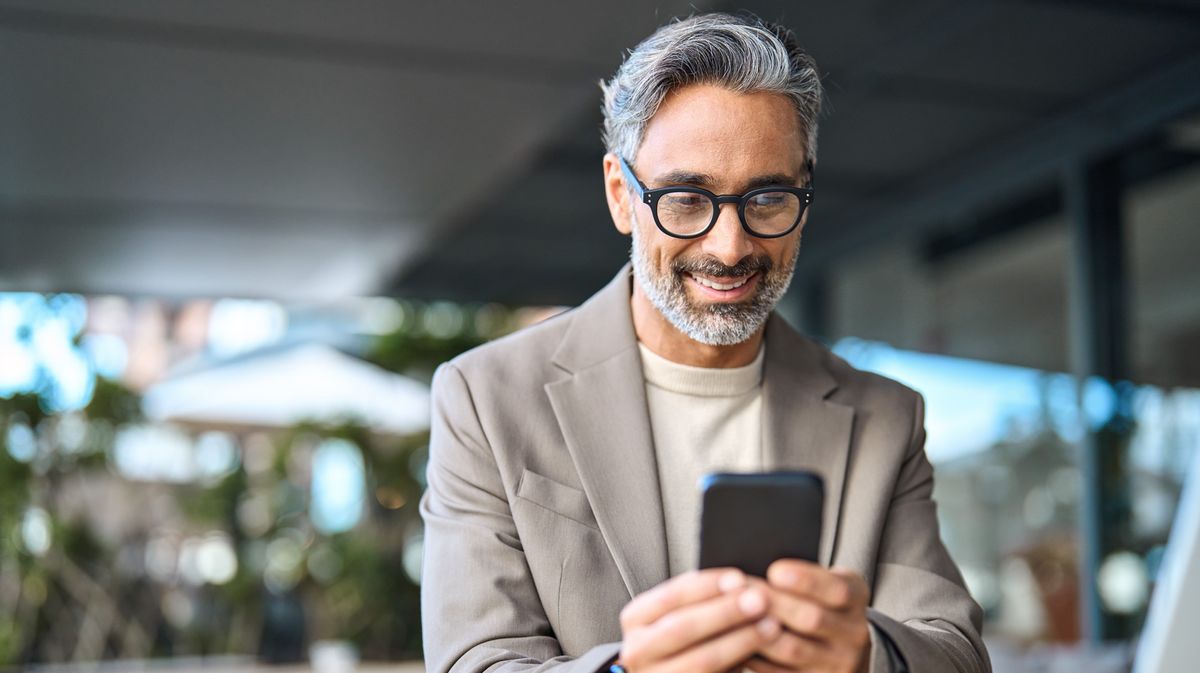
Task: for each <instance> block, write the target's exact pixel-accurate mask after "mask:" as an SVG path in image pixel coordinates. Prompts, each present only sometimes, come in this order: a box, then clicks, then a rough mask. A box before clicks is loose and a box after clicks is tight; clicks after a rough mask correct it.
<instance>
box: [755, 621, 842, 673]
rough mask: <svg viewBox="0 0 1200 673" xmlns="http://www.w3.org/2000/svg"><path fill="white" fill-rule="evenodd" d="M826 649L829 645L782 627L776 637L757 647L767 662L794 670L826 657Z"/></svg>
mask: <svg viewBox="0 0 1200 673" xmlns="http://www.w3.org/2000/svg"><path fill="white" fill-rule="evenodd" d="M828 649H829V646H828V645H826V644H825V643H823V642H821V641H819V640H815V639H813V638H806V637H804V636H802V635H799V634H796V633H791V632H790V631H788V630H787V629H784V630H783V632H782V633H780V634H779V637H778V638H776V639H775V640H773V641H771V642H769V643H767V644H765V645H763V646H762V647H761V648H759V650H758V654H759V656H760V657H761V658H762V659H763V660H765V661H766V662H767V663H769V664H775V665H778V666H783V667H785V668H788V669H793V670H794V669H797V668H800V667H801V666H806V665H812V664H815V663H818V662H821V661H824V660H826V659H828V652H827V650H828Z"/></svg>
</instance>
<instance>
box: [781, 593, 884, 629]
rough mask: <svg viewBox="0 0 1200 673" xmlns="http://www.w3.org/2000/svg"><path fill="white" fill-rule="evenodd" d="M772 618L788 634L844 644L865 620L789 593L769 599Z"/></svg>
mask: <svg viewBox="0 0 1200 673" xmlns="http://www.w3.org/2000/svg"><path fill="white" fill-rule="evenodd" d="M770 602H771V615H772V616H773V617H775V618H776V619H778V620H779V621H780V622H781V623H782V624H783V625H784V627H786V628H787V629H788V630H789V631H792V632H794V633H797V634H800V635H802V636H808V637H810V638H817V639H820V640H825V641H829V640H841V639H843V638H847V637H848V636H847V634H851V633H853V632H854V631H855V628H856V625H857V624H858V623H859V622H862V625H863V626H864V628H865V625H866V617H865V616H864V615H862V614H859V615H857V616H855V615H852V614H849V613H846V612H842V611H839V610H832V609H830V608H828V607H826V606H824V605H821V604H820V603H817V602H816V601H813V600H809V599H808V598H801V597H798V596H794V595H792V594H789V593H787V592H786V591H779V590H776V591H774V592H773V593H772V594H771V596H770Z"/></svg>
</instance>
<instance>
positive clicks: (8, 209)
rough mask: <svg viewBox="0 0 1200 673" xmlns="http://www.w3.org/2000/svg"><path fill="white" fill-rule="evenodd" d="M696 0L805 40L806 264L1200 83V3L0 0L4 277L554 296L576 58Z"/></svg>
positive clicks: (847, 249) (570, 218) (952, 205)
mask: <svg viewBox="0 0 1200 673" xmlns="http://www.w3.org/2000/svg"><path fill="white" fill-rule="evenodd" d="M691 7H698V8H700V9H712V8H717V9H735V8H745V9H750V10H752V11H755V12H756V13H758V14H760V15H761V16H764V17H766V18H769V19H776V20H781V21H783V22H784V23H786V24H787V25H789V26H791V27H793V28H794V29H795V30H796V32H797V34H798V35H799V37H800V39H801V42H802V43H803V44H804V45H805V46H806V47H807V48H808V49H809V50H810V51H811V52H812V53H813V54H814V55H815V56H816V58H817V60H818V63H819V64H820V67H821V70H822V72H823V73H824V75H823V76H824V80H825V84H826V87H827V90H828V104H827V112H826V115H825V117H824V120H823V122H822V128H821V162H820V170H819V174H818V187H819V191H818V195H817V201H816V204H815V205H814V210H813V214H812V216H811V219H810V225H809V229H808V230H807V232H806V236H805V245H806V250H805V253H804V255H802V257H801V260H802V264H806V265H807V268H811V269H816V268H828V267H829V266H830V265H832V264H834V263H836V262H837V261H838V260H839V259H841V258H842V257H844V256H845V255H846V254H849V253H852V252H854V251H857V250H860V249H863V248H864V247H869V246H871V245H873V244H880V243H882V242H884V241H888V240H891V239H892V238H893V237H896V236H901V235H905V236H920V235H928V234H929V233H930V232H931V231H933V230H936V229H938V228H945V227H947V226H954V223H956V222H959V221H961V220H962V219H963V218H964V217H968V216H969V215H970V214H971V213H972V212H974V211H975V210H977V209H979V208H981V207H983V206H987V205H990V204H993V203H995V202H1002V201H1004V200H1005V199H1007V198H1010V197H1012V195H1014V194H1019V193H1021V190H1025V189H1028V188H1030V186H1031V185H1036V184H1038V182H1039V181H1043V182H1044V181H1045V180H1047V179H1051V178H1052V176H1053V175H1054V172H1055V171H1056V170H1058V167H1059V166H1060V164H1061V162H1062V157H1063V156H1087V155H1088V154H1091V153H1095V152H1099V151H1104V150H1106V149H1110V148H1112V147H1115V146H1119V145H1121V144H1122V143H1127V142H1130V140H1131V139H1134V138H1137V137H1140V136H1141V135H1144V134H1145V133H1146V132H1147V130H1148V129H1150V128H1153V127H1154V126H1156V125H1159V124H1161V122H1162V121H1163V120H1165V119H1169V118H1171V116H1172V115H1175V114H1177V113H1179V112H1181V111H1185V110H1187V109H1191V107H1192V106H1194V105H1195V104H1196V101H1197V96H1200V94H1198V93H1197V92H1196V91H1194V90H1198V89H1200V87H1195V86H1194V84H1193V85H1192V86H1190V87H1189V86H1184V85H1183V84H1182V83H1184V82H1187V81H1191V82H1193V83H1194V82H1195V81H1200V76H1198V77H1196V78H1195V79H1190V80H1189V78H1190V77H1191V76H1192V75H1196V74H1200V5H1196V4H1193V3H1182V2H1180V3H1174V2H1168V1H1166V0H1159V1H1152V2H1124V1H1120V0H1098V1H1094V2H1083V1H1072V0H1058V1H1044V2H1034V1H1010V2H1002V1H984V2H970V3H963V2H959V1H957V0H940V1H938V0H912V1H910V2H905V3H895V2H886V1H882V0H848V1H842V2H819V3H818V2H804V3H801V2H748V3H743V4H738V5H737V6H736V7H734V6H732V5H729V4H727V3H719V2H717V3H694V2H687V1H686V0H680V1H678V2H669V1H663V2H655V3H648V2H638V1H635V0H616V1H614V2H609V3H604V4H600V3H562V2H558V3H556V2H546V1H543V2H532V1H529V0H526V1H523V2H505V3H495V2H482V1H479V2H458V3H393V2H384V1H382V0H379V1H374V2H358V3H355V4H353V5H351V6H349V8H348V7H347V6H346V5H338V6H337V7H336V9H334V8H331V6H330V5H329V4H328V3H325V2H321V1H319V0H258V1H256V2H245V1H239V0H219V1H207V2H199V1H196V2H182V1H179V2H169V3H165V2H161V1H159V0H143V1H135V0H114V1H110V2H106V3H102V4H101V3H93V2H87V1H84V0H78V1H68V0H56V1H44V0H42V1H37V0H26V1H20V0H0V290H34V291H59V290H67V291H82V292H88V293H94V294H95V293H117V294H126V295H136V296H160V297H193V296H248V297H277V298H284V299H304V300H310V299H329V298H336V297H344V296H350V295H370V294H397V295H401V296H406V297H421V298H431V299H437V298H446V299H462V300H472V301H502V302H509V303H517V304H571V303H575V302H577V301H579V300H580V299H582V298H583V297H586V296H587V295H588V294H590V293H591V292H592V291H593V290H594V289H596V288H597V287H598V286H599V285H600V284H602V283H603V282H604V281H605V280H606V279H607V278H608V277H610V276H611V274H612V273H613V272H614V270H615V269H616V267H617V266H618V265H619V264H620V263H621V260H622V259H623V258H624V257H625V256H626V254H627V248H626V245H627V244H626V240H625V239H624V238H622V237H621V236H620V235H618V234H617V233H616V231H615V230H614V229H613V227H612V225H611V223H610V222H609V220H608V215H607V211H606V209H605V206H604V199H603V196H602V193H601V183H600V158H601V153H602V148H601V145H600V140H599V132H598V127H599V122H600V119H599V104H600V101H599V90H598V88H597V86H596V83H597V81H598V80H600V79H601V78H603V77H607V76H608V75H610V74H611V73H612V71H613V70H614V69H615V68H616V66H617V65H618V64H619V62H620V59H621V57H622V55H623V53H624V51H625V50H626V49H628V48H630V47H632V46H633V45H635V44H636V43H637V41H638V40H640V39H641V38H642V37H644V36H646V35H647V34H649V33H650V32H651V31H652V30H653V29H654V28H655V27H656V26H658V25H660V24H661V23H662V22H663V21H665V20H666V19H667V18H668V17H671V16H677V15H684V14H686V13H688V12H690V11H691V9H690V8H691Z"/></svg>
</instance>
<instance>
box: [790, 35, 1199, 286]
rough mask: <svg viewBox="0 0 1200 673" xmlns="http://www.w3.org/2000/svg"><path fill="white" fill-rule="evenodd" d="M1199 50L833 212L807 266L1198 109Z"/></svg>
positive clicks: (997, 194) (965, 212) (998, 197)
mask: <svg viewBox="0 0 1200 673" xmlns="http://www.w3.org/2000/svg"><path fill="white" fill-rule="evenodd" d="M1196 82H1200V51H1198V52H1196V53H1193V54H1192V55H1190V56H1189V57H1187V58H1185V59H1183V60H1180V61H1178V62H1176V63H1175V64H1174V65H1172V66H1170V67H1167V68H1163V69H1162V70H1160V71H1158V72H1156V73H1153V74H1151V75H1149V76H1147V77H1144V78H1142V79H1140V80H1138V81H1137V82H1135V83H1134V84H1132V85H1130V86H1127V87H1125V88H1123V89H1121V90H1119V91H1116V92H1113V93H1110V94H1108V95H1106V96H1104V97H1103V98H1102V99H1100V100H1096V101H1094V102H1092V103H1091V104H1087V105H1084V106H1082V107H1080V108H1076V111H1074V112H1071V113H1069V114H1066V115H1064V116H1062V117H1060V118H1057V119H1054V120H1051V121H1049V122H1047V123H1045V124H1042V125H1041V126H1039V127H1037V128H1035V129H1034V130H1032V131H1030V132H1028V133H1026V134H1025V135H1023V136H1021V137H1020V138H1018V139H1016V140H1013V141H1003V142H997V143H995V144H993V145H992V146H991V147H989V148H985V149H983V150H981V151H979V152H976V153H973V154H972V155H971V156H967V157H965V158H963V159H961V160H959V161H957V162H953V163H950V164H947V165H946V166H945V167H944V168H943V169H942V170H938V171H932V172H930V173H929V174H927V175H925V176H922V177H918V178H916V179H914V180H912V181H910V182H908V183H906V184H903V185H901V186H899V187H897V188H894V189H891V190H888V191H886V192H884V193H881V194H879V195H878V196H875V197H873V198H870V199H866V200H864V201H863V202H861V203H859V204H858V205H856V206H854V207H851V208H847V209H844V210H842V211H841V212H837V213H831V214H830V215H829V217H827V218H826V219H824V220H823V221H821V222H820V224H819V226H817V227H814V228H813V231H812V233H811V234H809V237H808V239H807V240H806V243H807V244H808V245H807V248H806V249H805V252H804V262H805V264H807V265H810V266H815V265H822V266H824V265H830V264H833V263H835V262H836V261H837V260H838V259H839V258H841V257H843V256H845V255H848V254H851V253H855V252H859V251H861V250H863V249H864V248H870V247H873V246H876V245H880V244H883V243H886V242H891V243H895V241H896V240H897V239H903V238H912V237H916V236H920V235H923V234H926V233H928V232H930V231H933V230H934V229H936V228H937V227H938V226H940V225H941V224H942V223H944V222H946V221H954V220H958V219H962V218H964V217H969V216H970V215H972V214H973V213H976V212H978V211H980V210H985V209H987V208H989V207H991V206H993V205H995V204H997V203H1003V202H1006V201H1012V200H1014V199H1019V198H1021V197H1022V196H1024V195H1027V193H1029V192H1031V191H1034V190H1036V189H1038V188H1044V187H1045V186H1046V185H1050V184H1053V183H1054V182H1056V181H1057V180H1058V177H1059V175H1060V172H1061V171H1062V167H1063V165H1064V163H1066V162H1070V161H1076V162H1086V161H1087V160H1088V159H1089V158H1091V157H1096V156H1101V155H1104V154H1106V153H1108V152H1111V151H1112V150H1113V149H1115V148H1117V147H1120V146H1122V145H1127V144H1129V143H1131V142H1133V141H1134V140H1136V139H1137V138H1140V137H1143V136H1145V135H1147V134H1149V133H1152V132H1154V131H1155V130H1156V129H1158V128H1159V127H1160V126H1162V125H1163V124H1165V123H1167V122H1170V121H1172V120H1174V119H1176V118H1178V117H1180V116H1182V115H1184V114H1186V113H1188V112H1191V111H1193V110H1196V109H1200V87H1198V86H1196Z"/></svg>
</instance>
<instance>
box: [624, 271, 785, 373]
mask: <svg viewBox="0 0 1200 673" xmlns="http://www.w3.org/2000/svg"><path fill="white" fill-rule="evenodd" d="M630 307H631V309H632V312H633V330H634V332H635V333H637V338H638V341H641V342H642V343H643V344H645V346H646V348H649V349H650V350H651V351H653V352H654V354H655V355H659V356H661V357H664V358H666V359H668V360H670V361H671V362H677V363H679V364H681V365H689V366H692V367H708V368H710V369H726V368H730V367H744V366H746V365H748V364H750V363H751V362H754V358H755V356H757V355H758V349H759V347H760V346H761V345H762V339H763V329H762V328H761V327H760V328H759V329H758V330H757V331H756V332H754V334H753V335H752V336H751V337H750V338H749V339H746V340H745V341H743V342H741V343H737V344H732V345H730V346H710V345H708V344H702V343H700V342H699V341H696V340H695V339H692V338H691V337H689V336H688V335H686V334H684V333H683V332H680V331H679V330H678V329H677V328H676V327H675V326H674V325H672V324H671V323H670V321H668V320H667V319H666V318H665V317H663V314H662V313H659V311H658V309H656V308H654V305H653V304H651V303H650V298H649V297H647V296H646V294H645V293H644V292H642V288H641V287H640V285H639V284H638V283H637V282H636V281H635V282H634V283H633V295H632V296H631V297H630Z"/></svg>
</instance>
